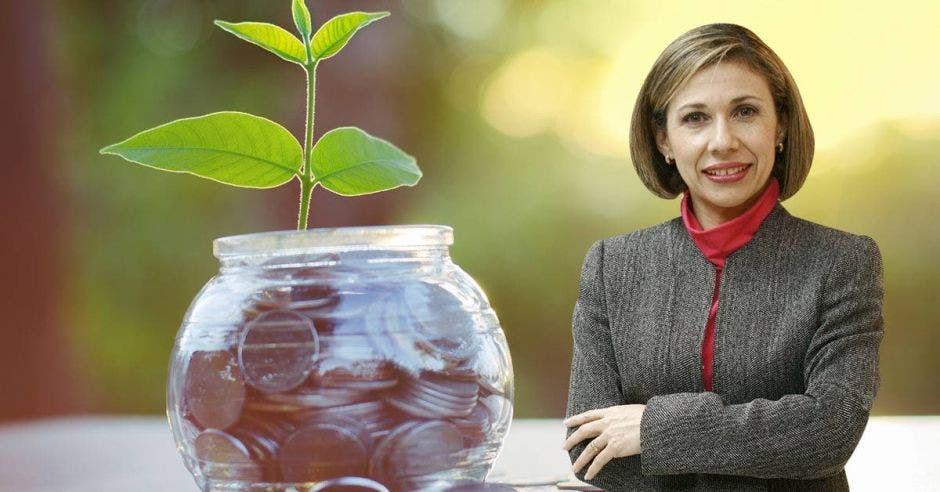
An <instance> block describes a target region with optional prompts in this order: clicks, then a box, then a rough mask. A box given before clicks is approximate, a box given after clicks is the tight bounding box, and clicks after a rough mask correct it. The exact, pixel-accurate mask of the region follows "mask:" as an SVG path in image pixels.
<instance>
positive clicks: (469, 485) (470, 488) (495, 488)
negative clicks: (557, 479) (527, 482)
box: [444, 481, 554, 492]
mask: <svg viewBox="0 0 940 492" xmlns="http://www.w3.org/2000/svg"><path fill="white" fill-rule="evenodd" d="M553 484H554V483H552V484H547V485H553ZM540 485H541V484H540ZM515 490H516V489H515V488H513V487H510V486H509V485H506V484H501V483H485V482H473V481H468V482H461V483H457V484H454V485H453V486H451V487H448V488H446V489H444V492H513V491H515Z"/></svg>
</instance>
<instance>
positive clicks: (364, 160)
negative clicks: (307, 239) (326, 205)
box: [310, 127, 421, 196]
mask: <svg viewBox="0 0 940 492" xmlns="http://www.w3.org/2000/svg"><path fill="white" fill-rule="evenodd" d="M310 160H311V162H310V164H311V166H312V170H313V174H314V177H315V178H316V180H317V181H318V182H319V183H320V184H321V185H323V187H324V188H326V189H328V190H330V191H332V192H334V193H337V194H340V195H346V196H352V195H364V194H367V193H376V192H379V191H385V190H390V189H392V188H398V187H399V186H403V185H404V186H414V185H415V184H416V183H417V182H418V180H419V179H421V170H420V169H418V165H417V164H416V163H415V158H414V157H411V156H410V155H408V154H406V153H404V152H402V151H401V150H399V149H398V147H395V146H394V145H392V144H390V143H388V142H386V141H385V140H382V139H380V138H375V137H373V136H371V135H369V134H368V133H366V132H364V131H362V130H360V129H358V128H356V127H342V128H336V129H333V130H330V131H328V132H327V133H326V134H324V135H323V136H322V137H320V140H319V141H318V142H317V144H316V145H314V147H313V155H312V156H311V159H310Z"/></svg>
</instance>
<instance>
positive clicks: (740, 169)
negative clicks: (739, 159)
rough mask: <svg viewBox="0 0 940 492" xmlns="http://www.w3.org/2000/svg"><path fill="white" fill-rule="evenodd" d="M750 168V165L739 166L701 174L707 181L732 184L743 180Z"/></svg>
mask: <svg viewBox="0 0 940 492" xmlns="http://www.w3.org/2000/svg"><path fill="white" fill-rule="evenodd" d="M750 168H751V165H750V164H742V165H740V166H735V167H728V168H724V169H714V170H707V171H702V173H704V174H705V176H706V177H707V178H708V179H710V180H712V181H714V182H716V183H733V182H735V181H738V180H740V179H741V178H743V177H744V176H745V175H746V174H747V172H748V170H749V169H750Z"/></svg>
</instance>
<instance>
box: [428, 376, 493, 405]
mask: <svg viewBox="0 0 940 492" xmlns="http://www.w3.org/2000/svg"><path fill="white" fill-rule="evenodd" d="M412 384H413V386H415V387H416V388H419V389H420V390H421V391H422V392H426V393H434V394H436V395H439V396H442V397H445V398H447V397H450V398H451V399H454V400H457V401H467V400H472V401H474V402H475V401H476V396H477V393H478V392H479V390H480V387H479V385H478V384H477V383H476V381H473V382H471V381H465V380H460V379H453V378H449V377H447V376H444V375H441V374H435V373H432V372H425V373H423V374H422V375H421V378H420V379H416V380H413V381H412Z"/></svg>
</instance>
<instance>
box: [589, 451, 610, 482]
mask: <svg viewBox="0 0 940 492" xmlns="http://www.w3.org/2000/svg"><path fill="white" fill-rule="evenodd" d="M612 458H614V453H613V452H612V451H611V450H610V446H604V449H602V450H601V452H600V453H597V457H596V458H594V462H593V463H591V466H590V467H589V468H588V469H587V471H586V472H585V473H584V479H585V480H590V479H592V478H594V476H595V475H597V473H598V472H599V471H601V468H603V467H604V465H606V464H607V462H608V461H610V460H611V459H612Z"/></svg>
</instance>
